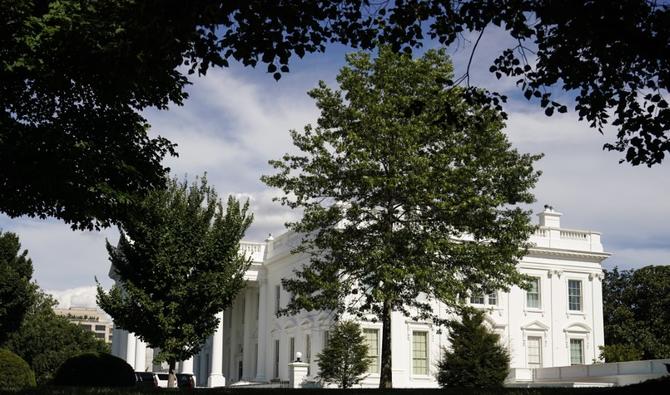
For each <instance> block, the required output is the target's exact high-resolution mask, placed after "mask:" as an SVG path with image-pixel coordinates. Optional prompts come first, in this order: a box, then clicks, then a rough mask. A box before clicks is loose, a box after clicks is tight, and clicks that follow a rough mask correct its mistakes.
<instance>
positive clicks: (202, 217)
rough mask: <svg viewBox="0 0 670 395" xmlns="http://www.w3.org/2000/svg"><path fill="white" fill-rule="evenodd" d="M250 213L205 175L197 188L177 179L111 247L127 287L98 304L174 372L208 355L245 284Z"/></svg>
mask: <svg viewBox="0 0 670 395" xmlns="http://www.w3.org/2000/svg"><path fill="white" fill-rule="evenodd" d="M248 208H249V203H248V202H247V203H245V204H240V202H238V201H237V200H236V199H234V198H233V197H229V198H228V201H227V204H226V206H225V207H224V206H223V203H222V202H221V200H220V199H219V198H218V196H217V194H216V192H215V190H214V189H213V188H212V187H211V186H209V185H207V181H206V179H205V177H202V178H200V179H199V180H196V181H195V182H194V183H193V184H192V185H190V186H189V185H188V184H187V182H186V181H183V182H178V181H177V180H171V181H170V182H169V183H168V186H167V188H166V189H163V190H156V191H153V192H151V193H150V194H149V195H148V196H147V198H146V199H145V200H144V201H143V202H142V205H141V207H140V208H139V209H138V211H139V212H138V215H136V216H133V218H131V219H129V220H128V221H126V222H125V223H124V224H123V226H122V228H121V237H120V239H119V243H118V245H117V246H116V247H114V246H112V245H110V244H109V243H107V250H108V252H109V258H110V261H111V262H112V265H113V268H114V270H115V272H116V275H118V278H119V282H117V284H116V285H115V286H113V287H112V289H111V290H110V291H109V292H108V293H106V292H105V291H104V290H103V289H102V288H101V287H100V286H98V304H99V305H100V307H101V308H102V309H103V310H105V311H106V312H107V313H108V314H109V315H111V316H112V318H113V319H114V323H115V324H116V325H117V326H118V327H120V328H123V329H126V330H128V331H129V332H133V333H135V334H136V335H137V336H138V337H139V338H140V339H142V340H143V341H145V342H147V343H148V344H149V345H150V346H151V347H152V348H160V354H159V357H160V358H162V359H163V360H165V361H167V362H168V363H169V365H170V372H171V373H172V372H174V368H175V364H176V362H177V361H182V360H186V359H188V358H190V357H191V356H192V355H194V354H196V353H197V352H198V351H199V350H200V348H201V347H202V345H203V344H204V343H205V340H206V339H207V337H208V336H210V335H211V334H212V333H214V331H215V330H216V327H217V325H218V322H219V320H218V319H217V318H216V314H217V313H218V312H220V311H223V310H224V309H225V308H227V307H228V306H230V304H231V303H232V301H233V299H234V298H235V296H236V294H237V293H238V291H239V290H240V289H242V287H243V286H244V284H245V281H244V278H243V277H244V273H245V271H246V269H247V268H248V266H249V263H250V261H249V259H248V258H247V257H245V256H244V255H243V254H242V253H241V252H240V240H241V239H242V237H243V236H244V232H245V231H246V230H247V228H248V227H249V225H250V224H251V221H252V218H253V216H252V215H251V214H249V213H248ZM171 377H172V375H171ZM172 378H173V377H172ZM171 384H174V383H173V380H171Z"/></svg>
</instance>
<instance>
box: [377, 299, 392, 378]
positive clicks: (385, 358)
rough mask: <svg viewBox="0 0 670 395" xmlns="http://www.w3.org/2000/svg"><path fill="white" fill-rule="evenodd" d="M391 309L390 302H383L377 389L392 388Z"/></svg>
mask: <svg viewBox="0 0 670 395" xmlns="http://www.w3.org/2000/svg"><path fill="white" fill-rule="evenodd" d="M392 312H393V307H392V305H391V301H390V300H388V299H387V300H385V301H384V311H383V313H382V368H381V374H380V376H379V388H393V370H392V364H391V361H392V358H391V313H392Z"/></svg>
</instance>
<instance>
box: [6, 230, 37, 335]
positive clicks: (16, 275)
mask: <svg viewBox="0 0 670 395" xmlns="http://www.w3.org/2000/svg"><path fill="white" fill-rule="evenodd" d="M32 276H33V263H32V261H31V260H30V258H28V250H24V251H23V252H21V243H20V242H19V237H18V236H17V235H16V234H14V233H9V232H5V233H3V232H2V231H1V230H0V346H1V345H2V344H3V343H4V342H5V340H7V337H8V336H9V335H10V334H11V333H12V332H14V331H16V330H17V329H18V328H19V327H20V326H21V322H23V318H24V317H25V315H26V312H27V311H28V309H29V308H30V306H31V305H32V303H33V300H34V297H35V288H36V287H35V285H34V284H32V283H31V282H30V279H31V277H32Z"/></svg>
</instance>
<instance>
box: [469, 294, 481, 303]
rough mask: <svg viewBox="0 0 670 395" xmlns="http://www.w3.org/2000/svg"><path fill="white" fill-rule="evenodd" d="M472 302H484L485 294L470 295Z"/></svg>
mask: <svg viewBox="0 0 670 395" xmlns="http://www.w3.org/2000/svg"><path fill="white" fill-rule="evenodd" d="M470 303H472V304H484V295H473V296H470Z"/></svg>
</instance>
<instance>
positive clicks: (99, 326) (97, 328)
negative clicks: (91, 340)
mask: <svg viewBox="0 0 670 395" xmlns="http://www.w3.org/2000/svg"><path fill="white" fill-rule="evenodd" d="M105 329H106V328H105V326H104V325H96V326H95V330H96V331H104V330H105Z"/></svg>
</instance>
